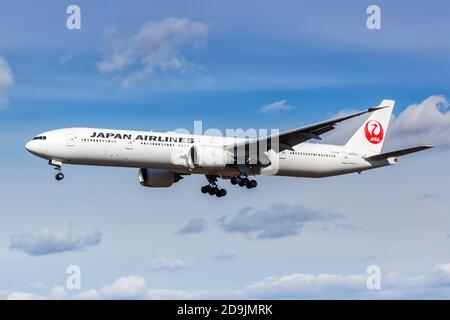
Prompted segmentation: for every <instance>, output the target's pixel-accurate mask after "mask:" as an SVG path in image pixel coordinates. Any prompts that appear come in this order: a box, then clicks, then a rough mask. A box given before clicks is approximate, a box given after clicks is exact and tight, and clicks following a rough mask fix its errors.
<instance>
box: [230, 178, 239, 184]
mask: <svg viewBox="0 0 450 320" xmlns="http://www.w3.org/2000/svg"><path fill="white" fill-rule="evenodd" d="M230 182H231V184H232V185H236V184H237V183H238V182H239V181H238V178H236V177H232V178H231V180H230Z"/></svg>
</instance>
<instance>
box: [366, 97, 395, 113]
mask: <svg viewBox="0 0 450 320" xmlns="http://www.w3.org/2000/svg"><path fill="white" fill-rule="evenodd" d="M394 104H395V100H389V99H384V100H383V101H382V102H381V103H380V105H378V106H376V107H372V108H369V109H367V111H368V112H374V111H377V110H381V109H385V108H389V107H391V108H392V107H394Z"/></svg>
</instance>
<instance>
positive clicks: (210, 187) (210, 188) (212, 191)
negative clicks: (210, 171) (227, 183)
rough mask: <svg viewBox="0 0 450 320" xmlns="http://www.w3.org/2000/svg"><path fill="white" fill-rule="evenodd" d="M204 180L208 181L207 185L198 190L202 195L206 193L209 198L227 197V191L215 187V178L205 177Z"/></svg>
mask: <svg viewBox="0 0 450 320" xmlns="http://www.w3.org/2000/svg"><path fill="white" fill-rule="evenodd" d="M206 179H208V182H209V184H207V185H206V186H203V187H202V188H201V189H200V190H201V191H202V193H204V194H206V193H208V194H209V195H210V196H213V195H216V197H218V198H220V197H225V196H226V195H227V190H225V189H222V188H220V187H219V186H217V177H216V176H210V175H207V176H206Z"/></svg>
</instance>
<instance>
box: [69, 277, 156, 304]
mask: <svg viewBox="0 0 450 320" xmlns="http://www.w3.org/2000/svg"><path fill="white" fill-rule="evenodd" d="M146 287H147V284H146V282H145V279H144V278H142V277H140V276H137V275H128V276H124V277H120V278H118V279H117V280H115V281H114V282H113V283H111V284H109V285H106V286H104V287H102V288H101V289H100V290H97V289H91V290H86V291H82V292H80V293H79V294H77V296H76V298H78V299H91V300H95V299H142V298H145V297H146V294H147V288H146Z"/></svg>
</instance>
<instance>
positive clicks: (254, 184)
mask: <svg viewBox="0 0 450 320" xmlns="http://www.w3.org/2000/svg"><path fill="white" fill-rule="evenodd" d="M257 185H258V182H256V180H251V181H250V186H251V187H252V188H256V186H257Z"/></svg>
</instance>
